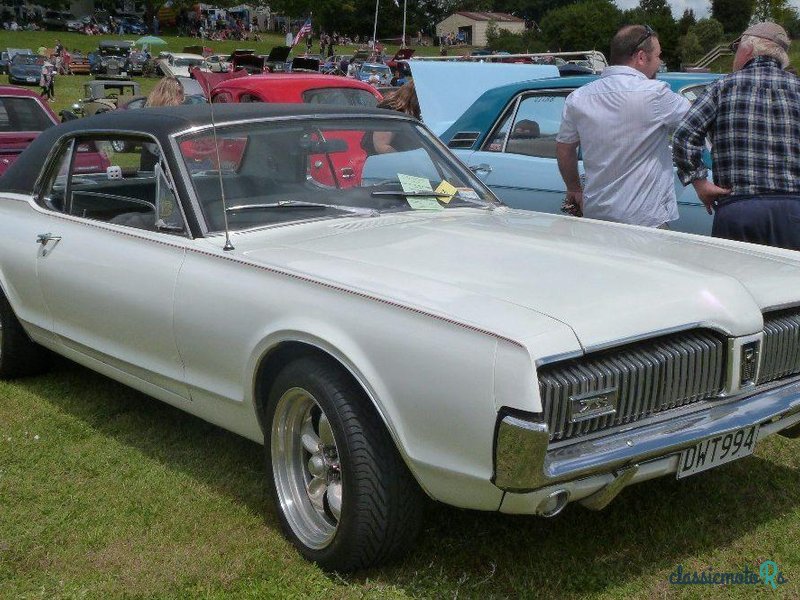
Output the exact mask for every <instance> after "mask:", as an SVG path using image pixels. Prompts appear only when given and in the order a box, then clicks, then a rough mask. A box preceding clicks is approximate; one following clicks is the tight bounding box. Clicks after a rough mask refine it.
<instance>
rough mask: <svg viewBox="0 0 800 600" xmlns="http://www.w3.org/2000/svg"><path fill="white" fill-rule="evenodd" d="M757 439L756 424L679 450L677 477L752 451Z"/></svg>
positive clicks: (685, 475)
mask: <svg viewBox="0 0 800 600" xmlns="http://www.w3.org/2000/svg"><path fill="white" fill-rule="evenodd" d="M757 439H758V425H751V426H750V427H743V428H742V429H738V430H736V431H731V432H730V433H725V434H723V435H718V436H716V437H713V438H707V439H705V440H703V441H702V442H698V443H697V444H695V445H694V446H692V447H691V448H687V449H686V450H684V451H683V452H681V460H680V462H679V463H678V473H677V478H678V479H681V478H682V477H688V476H689V475H694V474H695V473H700V472H701V471H707V470H708V469H713V468H714V467H718V466H719V465H724V464H725V463H729V462H731V461H734V460H737V459H739V458H742V457H744V456H749V455H751V454H752V453H753V450H754V449H755V447H756V440H757Z"/></svg>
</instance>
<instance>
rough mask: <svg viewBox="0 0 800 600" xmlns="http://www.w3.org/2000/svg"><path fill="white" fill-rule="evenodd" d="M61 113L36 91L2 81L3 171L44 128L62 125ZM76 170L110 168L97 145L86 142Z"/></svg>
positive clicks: (0, 148) (0, 143) (0, 147)
mask: <svg viewBox="0 0 800 600" xmlns="http://www.w3.org/2000/svg"><path fill="white" fill-rule="evenodd" d="M58 123H59V121H58V117H56V114H55V113H54V112H53V110H52V109H51V108H50V106H48V104H47V102H44V101H43V100H42V98H41V96H39V94H37V93H36V92H34V91H31V90H28V89H25V88H22V87H17V86H15V85H0V175H2V174H3V173H5V172H6V169H8V167H9V166H10V165H11V163H13V162H14V161H15V160H17V157H18V156H19V155H20V154H21V153H22V151H23V150H25V148H27V147H28V146H29V145H30V143H31V142H32V141H33V140H34V139H35V138H36V136H38V135H39V134H40V133H41V132H42V131H44V130H45V129H47V128H48V127H53V126H54V125H58ZM75 156H76V159H75V160H76V172H77V171H80V172H91V173H97V172H102V171H105V170H106V167H108V166H109V164H110V163H109V162H108V160H107V159H106V158H105V157H104V156H103V155H102V154H100V153H99V152H98V149H97V148H95V147H93V146H92V147H90V146H89V145H88V144H82V145H81V146H79V147H78V151H77V153H76V155H75Z"/></svg>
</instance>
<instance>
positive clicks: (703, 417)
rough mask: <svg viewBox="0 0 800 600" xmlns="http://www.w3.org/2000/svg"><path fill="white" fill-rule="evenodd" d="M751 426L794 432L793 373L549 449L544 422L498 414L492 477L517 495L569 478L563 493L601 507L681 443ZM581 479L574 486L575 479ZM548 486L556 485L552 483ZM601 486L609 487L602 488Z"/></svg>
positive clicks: (666, 466)
mask: <svg viewBox="0 0 800 600" xmlns="http://www.w3.org/2000/svg"><path fill="white" fill-rule="evenodd" d="M755 424H759V425H760V429H759V435H758V439H763V438H764V437H766V436H769V435H772V434H773V433H777V432H779V431H782V430H789V428H793V429H791V430H789V431H786V434H787V435H789V436H790V437H797V436H798V435H800V425H798V424H800V378H794V379H792V380H791V382H789V383H783V384H781V385H779V386H775V387H771V388H770V389H765V390H758V391H756V392H755V393H752V394H749V395H746V396H742V397H739V398H736V399H730V400H720V401H718V403H710V406H707V407H706V408H703V409H701V410H697V411H695V412H691V413H688V414H683V415H680V416H676V417H675V418H672V419H669V420H662V421H660V422H658V423H653V424H649V425H647V424H641V425H640V424H632V425H631V426H630V427H629V428H627V429H624V430H619V429H618V430H617V431H614V432H612V433H609V435H607V436H604V437H597V438H594V439H589V440H585V441H577V442H575V443H572V444H569V445H565V446H560V447H557V448H553V449H551V448H550V447H549V432H548V428H547V425H546V424H544V423H541V422H535V421H532V420H527V419H525V418H524V417H522V416H518V415H506V416H502V417H501V419H500V421H499V423H498V427H497V434H496V443H495V472H494V478H493V483H494V484H495V485H496V486H497V487H499V488H500V489H502V490H504V491H506V492H511V493H513V494H514V495H517V494H520V495H523V494H526V493H529V492H532V491H540V492H547V493H552V490H553V489H559V488H560V487H564V486H563V484H564V483H565V482H570V484H571V485H570V486H566V488H565V489H567V492H568V493H572V492H571V490H572V489H576V490H580V496H581V497H583V498H586V500H585V501H584V503H585V504H587V505H590V506H591V507H592V508H602V507H603V506H605V505H606V504H607V503H608V502H610V500H611V499H613V496H615V495H616V493H618V492H619V491H620V490H621V489H622V488H623V487H624V486H625V485H627V484H628V483H634V482H635V481H640V480H644V479H651V478H653V477H658V476H660V475H665V474H668V473H670V472H675V470H676V469H677V463H678V460H677V459H678V455H679V454H680V452H681V451H682V450H683V449H685V448H688V447H690V446H693V445H694V444H695V443H697V442H698V441H700V440H702V439H705V438H710V437H714V436H717V435H721V434H724V433H728V432H731V431H736V430H737V429H740V428H742V427H746V426H749V425H755ZM795 426H796V427H795ZM584 479H585V480H586V482H585V484H584V485H581V484H580V483H579V480H584ZM590 481H594V483H591V484H589V482H590ZM554 484H559V485H555V488H553V486H554ZM572 484H575V485H572ZM604 488H611V489H607V490H606V493H605V494H603V493H602V492H603V489H604ZM611 491H613V492H614V493H613V495H611V494H610V492H611ZM507 495H508V494H507ZM539 495H540V494H536V495H535V497H538V496H539ZM608 496H610V497H608ZM532 497H533V496H532ZM573 499H575V498H574V497H573ZM501 510H502V508H501ZM509 512H536V511H527V510H513V511H509Z"/></svg>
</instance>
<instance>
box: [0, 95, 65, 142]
mask: <svg viewBox="0 0 800 600" xmlns="http://www.w3.org/2000/svg"><path fill="white" fill-rule="evenodd" d="M53 125H54V123H53V121H52V120H51V119H50V116H49V115H48V114H47V113H46V112H45V111H44V109H43V108H42V107H41V106H40V105H39V104H38V103H37V102H36V100H34V99H33V98H13V97H9V96H6V97H0V132H2V133H8V132H12V131H44V130H45V129H47V128H48V127H52V126H53Z"/></svg>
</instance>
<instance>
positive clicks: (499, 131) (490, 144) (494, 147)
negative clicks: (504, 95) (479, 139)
mask: <svg viewBox="0 0 800 600" xmlns="http://www.w3.org/2000/svg"><path fill="white" fill-rule="evenodd" d="M516 104H517V103H516V102H512V103H511V105H510V106H509V107H508V108H507V109H506V112H505V114H504V115H503V118H502V119H501V120H500V123H499V124H498V125H497V127H496V128H495V130H494V131H493V132H492V133H491V135H490V136H489V139H487V140H486V142H485V143H484V144H483V148H481V150H483V151H484V152H502V151H503V146H505V143H506V138H507V137H508V129H509V127H510V126H511V117H512V116H513V115H514V107H515V106H516Z"/></svg>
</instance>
